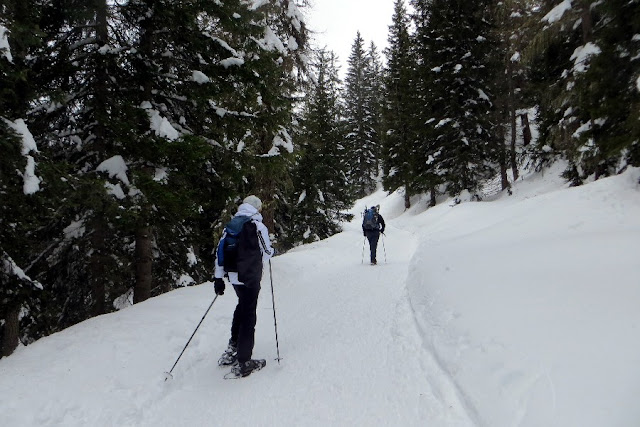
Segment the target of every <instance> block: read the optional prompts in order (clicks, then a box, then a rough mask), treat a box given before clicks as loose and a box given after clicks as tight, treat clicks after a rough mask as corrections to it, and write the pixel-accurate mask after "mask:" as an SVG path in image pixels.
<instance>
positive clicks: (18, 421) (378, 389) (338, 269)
mask: <svg viewBox="0 0 640 427" xmlns="http://www.w3.org/2000/svg"><path fill="white" fill-rule="evenodd" d="M558 172H559V170H550V171H546V172H545V174H544V175H542V174H529V175H525V176H524V178H523V179H521V180H520V181H519V182H518V183H517V184H516V185H515V187H514V193H513V195H512V196H506V195H499V196H497V197H495V198H493V200H491V201H485V202H469V203H462V204H460V205H457V206H453V205H452V203H450V202H443V203H441V204H439V205H438V206H436V207H435V208H431V209H428V210H427V209H426V201H425V200H421V199H418V198H416V199H415V200H413V201H414V207H413V208H411V209H410V210H409V211H407V212H404V209H403V200H402V196H401V195H400V194H392V195H387V194H386V193H384V192H382V191H380V192H377V193H375V194H373V195H371V196H369V197H367V198H365V199H363V200H361V201H359V202H358V203H357V204H356V206H354V208H353V211H354V213H356V219H355V220H354V221H353V222H352V223H350V224H346V225H345V230H344V232H343V233H341V234H339V235H337V236H334V237H332V238H330V239H328V240H326V241H322V242H317V243H314V244H311V245H306V246H303V247H300V248H297V249H296V250H293V251H291V252H289V253H287V254H284V255H282V256H279V257H276V258H274V259H273V261H272V267H273V287H274V290H275V308H276V314H277V324H278V338H279V348H280V356H281V357H282V359H283V360H282V361H281V362H280V363H279V364H278V362H276V361H275V360H274V359H275V358H276V342H275V333H274V318H273V309H272V295H271V281H270V276H269V273H268V269H266V274H265V276H264V280H263V288H262V292H261V296H260V301H259V306H258V326H257V330H256V346H255V351H254V356H255V357H263V358H266V359H267V367H266V368H265V369H263V370H262V371H260V372H258V373H255V374H253V375H251V376H250V377H248V378H244V379H241V380H232V381H230V380H224V379H223V376H224V374H225V373H226V372H227V370H225V369H222V368H219V367H218V366H217V359H218V356H219V355H220V353H221V352H222V350H223V349H224V348H225V347H226V342H227V340H228V335H229V327H230V324H231V315H232V311H233V308H234V304H235V299H236V298H235V296H234V295H233V293H232V292H227V293H225V295H224V296H221V297H219V298H218V299H217V300H216V302H215V303H214V305H213V307H212V309H211V311H210V313H209V315H208V316H207V317H206V318H205V320H204V322H203V323H202V326H201V327H200V329H199V330H198V332H197V334H196V335H195V337H194V339H193V341H192V342H191V344H190V346H189V347H188V348H187V350H186V352H185V353H184V355H183V356H182V358H181V360H180V362H179V363H178V365H177V366H176V368H175V369H174V371H173V374H174V378H173V379H172V380H169V381H166V382H165V381H164V375H163V373H164V372H165V371H168V370H169V369H170V368H171V366H172V365H173V363H174V361H175V360H176V358H177V357H178V355H179V353H180V351H181V350H182V348H183V346H184V344H185V343H186V342H187V340H188V339H189V337H190V335H191V333H192V332H193V330H194V328H195V327H196V325H197V324H198V322H199V321H200V319H201V318H202V315H203V314H204V312H205V310H206V309H207V307H208V306H209V304H210V303H211V301H212V300H213V297H214V293H213V285H212V284H211V283H204V284H202V285H199V286H193V287H188V288H184V289H181V290H178V291H174V292H171V293H169V294H166V295H163V296H160V297H157V298H153V299H151V300H148V301H146V302H144V303H142V304H138V305H136V306H133V307H130V308H128V309H126V310H122V311H120V312H118V313H114V314H109V315H105V316H101V317H98V318H94V319H92V320H90V321H86V322H84V323H82V324H79V325H77V326H75V327H72V328H69V329H67V330H65V331H63V332H60V333H57V334H55V335H53V336H50V337H48V338H45V339H42V340H40V341H38V342H36V343H34V344H32V345H30V346H28V347H23V348H19V349H18V351H17V352H16V353H15V354H14V355H12V356H11V357H8V358H4V359H1V360H0V425H2V426H5V427H25V426H180V425H190V426H194V425H196V426H398V425H402V426H424V425H429V426H491V427H494V426H498V427H500V426H505V427H507V426H562V427H564V426H581V427H585V426H586V427H588V426H593V427H596V426H598V427H600V426H637V425H639V424H640V408H638V405H637V402H636V398H637V396H638V395H640V369H639V368H638V366H640V341H639V340H638V339H637V337H638V328H639V327H640V310H638V301H640V262H639V260H638V254H640V186H639V185H638V179H639V178H640V170H638V169H632V170H629V171H627V172H625V173H624V174H623V175H620V176H617V177H613V178H608V179H602V180H599V181H597V182H594V183H590V184H588V185H585V186H582V187H579V188H568V186H567V185H566V184H564V183H563V182H562V181H561V180H560V179H559V178H557V176H558ZM378 203H379V204H380V205H381V213H382V215H383V216H384V218H385V220H386V222H387V231H386V237H385V238H384V239H383V240H382V241H381V244H380V248H379V255H378V261H379V265H378V266H370V265H368V264H366V263H363V262H362V260H363V253H364V252H366V248H364V246H363V245H364V241H363V236H362V232H361V230H360V217H359V215H358V214H359V213H360V212H361V211H362V210H363V208H364V207H365V205H371V204H378ZM363 248H364V249H363ZM364 258H366V256H364Z"/></svg>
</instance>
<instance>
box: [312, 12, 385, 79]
mask: <svg viewBox="0 0 640 427" xmlns="http://www.w3.org/2000/svg"><path fill="white" fill-rule="evenodd" d="M393 3H394V1H393V0H313V1H312V4H311V6H312V7H311V9H310V10H309V11H307V23H308V26H309V28H310V29H311V30H312V31H313V32H314V33H315V34H314V35H313V37H314V40H315V42H314V46H318V47H322V46H325V45H326V47H327V48H328V49H330V50H333V51H334V52H335V53H336V54H337V55H338V59H339V60H340V66H341V70H340V71H341V74H344V73H345V72H346V65H347V60H348V59H349V52H350V51H351V45H352V44H353V40H354V39H355V37H356V33H357V31H360V34H361V35H362V38H363V39H364V40H365V42H366V47H367V49H368V48H369V45H370V44H371V41H373V42H374V43H375V44H376V46H377V48H378V52H379V53H380V54H382V50H383V49H384V48H385V47H386V46H387V34H388V31H389V25H391V17H392V16H393Z"/></svg>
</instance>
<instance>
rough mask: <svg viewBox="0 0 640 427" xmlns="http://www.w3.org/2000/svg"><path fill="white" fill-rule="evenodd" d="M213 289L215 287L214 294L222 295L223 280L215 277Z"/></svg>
mask: <svg viewBox="0 0 640 427" xmlns="http://www.w3.org/2000/svg"><path fill="white" fill-rule="evenodd" d="M213 289H215V291H216V295H224V280H222V279H220V278H215V279H214V280H213Z"/></svg>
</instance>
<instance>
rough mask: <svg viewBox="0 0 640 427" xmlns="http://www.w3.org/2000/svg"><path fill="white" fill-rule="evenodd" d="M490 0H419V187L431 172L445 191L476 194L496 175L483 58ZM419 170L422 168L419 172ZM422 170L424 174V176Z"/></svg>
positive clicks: (431, 181) (431, 180) (487, 74)
mask: <svg viewBox="0 0 640 427" xmlns="http://www.w3.org/2000/svg"><path fill="white" fill-rule="evenodd" d="M491 3H492V2H491V1H490V0H483V1H476V2H473V3H469V2H465V1H462V0H460V1H457V0H456V1H453V2H452V1H444V0H433V1H430V2H426V1H422V0H417V1H414V3H413V5H414V8H415V10H416V15H415V16H416V19H417V20H419V19H421V21H416V30H417V34H416V45H417V51H418V52H419V55H420V59H419V61H421V64H420V68H421V69H422V73H421V74H422V75H421V76H420V79H421V80H422V81H421V83H420V88H421V90H422V91H426V92H422V93H421V94H420V95H421V96H422V97H423V99H422V102H423V105H424V107H423V108H424V110H423V112H424V113H426V115H425V116H423V117H421V118H420V119H419V120H418V123H419V124H420V123H423V124H424V128H426V129H425V134H424V138H425V139H422V140H419V143H420V144H425V145H424V146H421V147H419V153H418V156H417V157H418V160H419V162H420V166H419V169H418V170H417V171H416V173H417V175H418V177H419V178H421V181H422V185H424V186H425V187H433V185H434V184H435V182H434V178H433V175H434V172H435V175H436V176H437V177H438V178H440V179H442V181H443V183H444V184H445V191H446V192H447V193H448V194H450V195H452V196H457V195H459V194H460V193H461V192H462V191H464V190H468V191H469V192H470V193H471V194H472V195H473V196H477V190H478V187H479V185H480V183H481V181H482V180H483V179H486V178H488V177H490V176H492V175H493V174H494V171H495V165H496V164H497V160H498V147H497V142H496V138H495V135H494V128H493V124H492V122H491V109H492V107H493V104H492V101H491V97H492V95H493V94H492V93H491V90H490V88H491V84H490V78H491V74H492V73H493V72H495V71H496V70H495V69H492V68H491V67H489V66H488V63H487V62H486V61H485V58H487V57H488V54H489V53H490V52H491V49H493V44H492V41H491V39H490V37H491V22H490V19H489V18H490V16H491ZM420 168H423V169H422V170H421V169H420ZM423 173H424V175H423Z"/></svg>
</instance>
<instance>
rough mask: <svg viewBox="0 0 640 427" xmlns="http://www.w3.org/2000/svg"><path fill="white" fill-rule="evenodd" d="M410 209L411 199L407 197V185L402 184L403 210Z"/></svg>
mask: <svg viewBox="0 0 640 427" xmlns="http://www.w3.org/2000/svg"><path fill="white" fill-rule="evenodd" d="M410 207H411V197H410V196H409V184H408V183H406V182H405V183H404V208H405V209H409V208H410Z"/></svg>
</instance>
